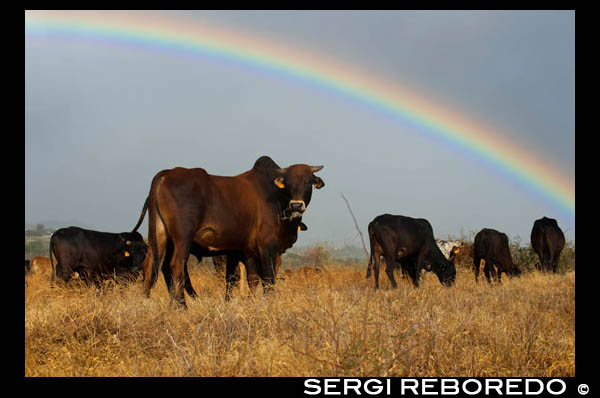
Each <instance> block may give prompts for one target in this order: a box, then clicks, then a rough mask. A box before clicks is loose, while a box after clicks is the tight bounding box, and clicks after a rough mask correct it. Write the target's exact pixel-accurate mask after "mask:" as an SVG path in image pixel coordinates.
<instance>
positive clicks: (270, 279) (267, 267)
mask: <svg viewBox="0 0 600 398" xmlns="http://www.w3.org/2000/svg"><path fill="white" fill-rule="evenodd" d="M276 263H277V250H276V249H275V248H274V247H270V248H268V249H266V250H264V251H263V252H262V253H261V256H260V270H261V273H260V274H261V282H262V286H263V293H264V294H269V293H271V292H272V291H273V286H274V285H275V264H276Z"/></svg>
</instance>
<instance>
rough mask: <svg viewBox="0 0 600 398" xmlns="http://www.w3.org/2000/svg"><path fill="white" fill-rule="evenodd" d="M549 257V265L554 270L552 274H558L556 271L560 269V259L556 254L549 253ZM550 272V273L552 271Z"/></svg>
mask: <svg viewBox="0 0 600 398" xmlns="http://www.w3.org/2000/svg"><path fill="white" fill-rule="evenodd" d="M548 257H549V258H548V265H549V266H550V268H551V269H552V273H554V274H556V270H557V268H558V259H557V258H556V256H554V253H549V256H548ZM548 271H550V269H549V270H548Z"/></svg>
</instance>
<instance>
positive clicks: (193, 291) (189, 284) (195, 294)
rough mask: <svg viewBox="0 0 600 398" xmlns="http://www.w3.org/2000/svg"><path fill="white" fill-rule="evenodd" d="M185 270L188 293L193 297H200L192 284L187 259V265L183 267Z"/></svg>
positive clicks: (185, 285)
mask: <svg viewBox="0 0 600 398" xmlns="http://www.w3.org/2000/svg"><path fill="white" fill-rule="evenodd" d="M188 258H189V256H188ZM183 272H184V276H185V284H184V287H185V291H186V292H187V294H189V296H190V297H191V298H193V299H196V298H198V294H197V293H196V291H195V290H194V287H193V286H192V280H191V279H190V274H189V273H188V265H187V261H186V262H185V266H184V268H183Z"/></svg>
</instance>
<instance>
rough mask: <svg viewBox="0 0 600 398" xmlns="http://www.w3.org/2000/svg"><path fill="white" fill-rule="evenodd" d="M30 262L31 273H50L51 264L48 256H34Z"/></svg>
mask: <svg viewBox="0 0 600 398" xmlns="http://www.w3.org/2000/svg"><path fill="white" fill-rule="evenodd" d="M30 262H31V272H32V273H34V274H47V275H52V265H51V264H50V259H49V258H48V257H43V256H36V257H34V258H32V259H31V260H30Z"/></svg>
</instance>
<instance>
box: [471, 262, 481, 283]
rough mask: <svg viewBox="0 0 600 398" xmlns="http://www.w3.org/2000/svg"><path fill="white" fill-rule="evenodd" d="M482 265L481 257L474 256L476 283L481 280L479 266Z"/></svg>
mask: <svg viewBox="0 0 600 398" xmlns="http://www.w3.org/2000/svg"><path fill="white" fill-rule="evenodd" d="M480 266H481V257H473V272H474V273H475V283H478V282H479V267H480Z"/></svg>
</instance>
